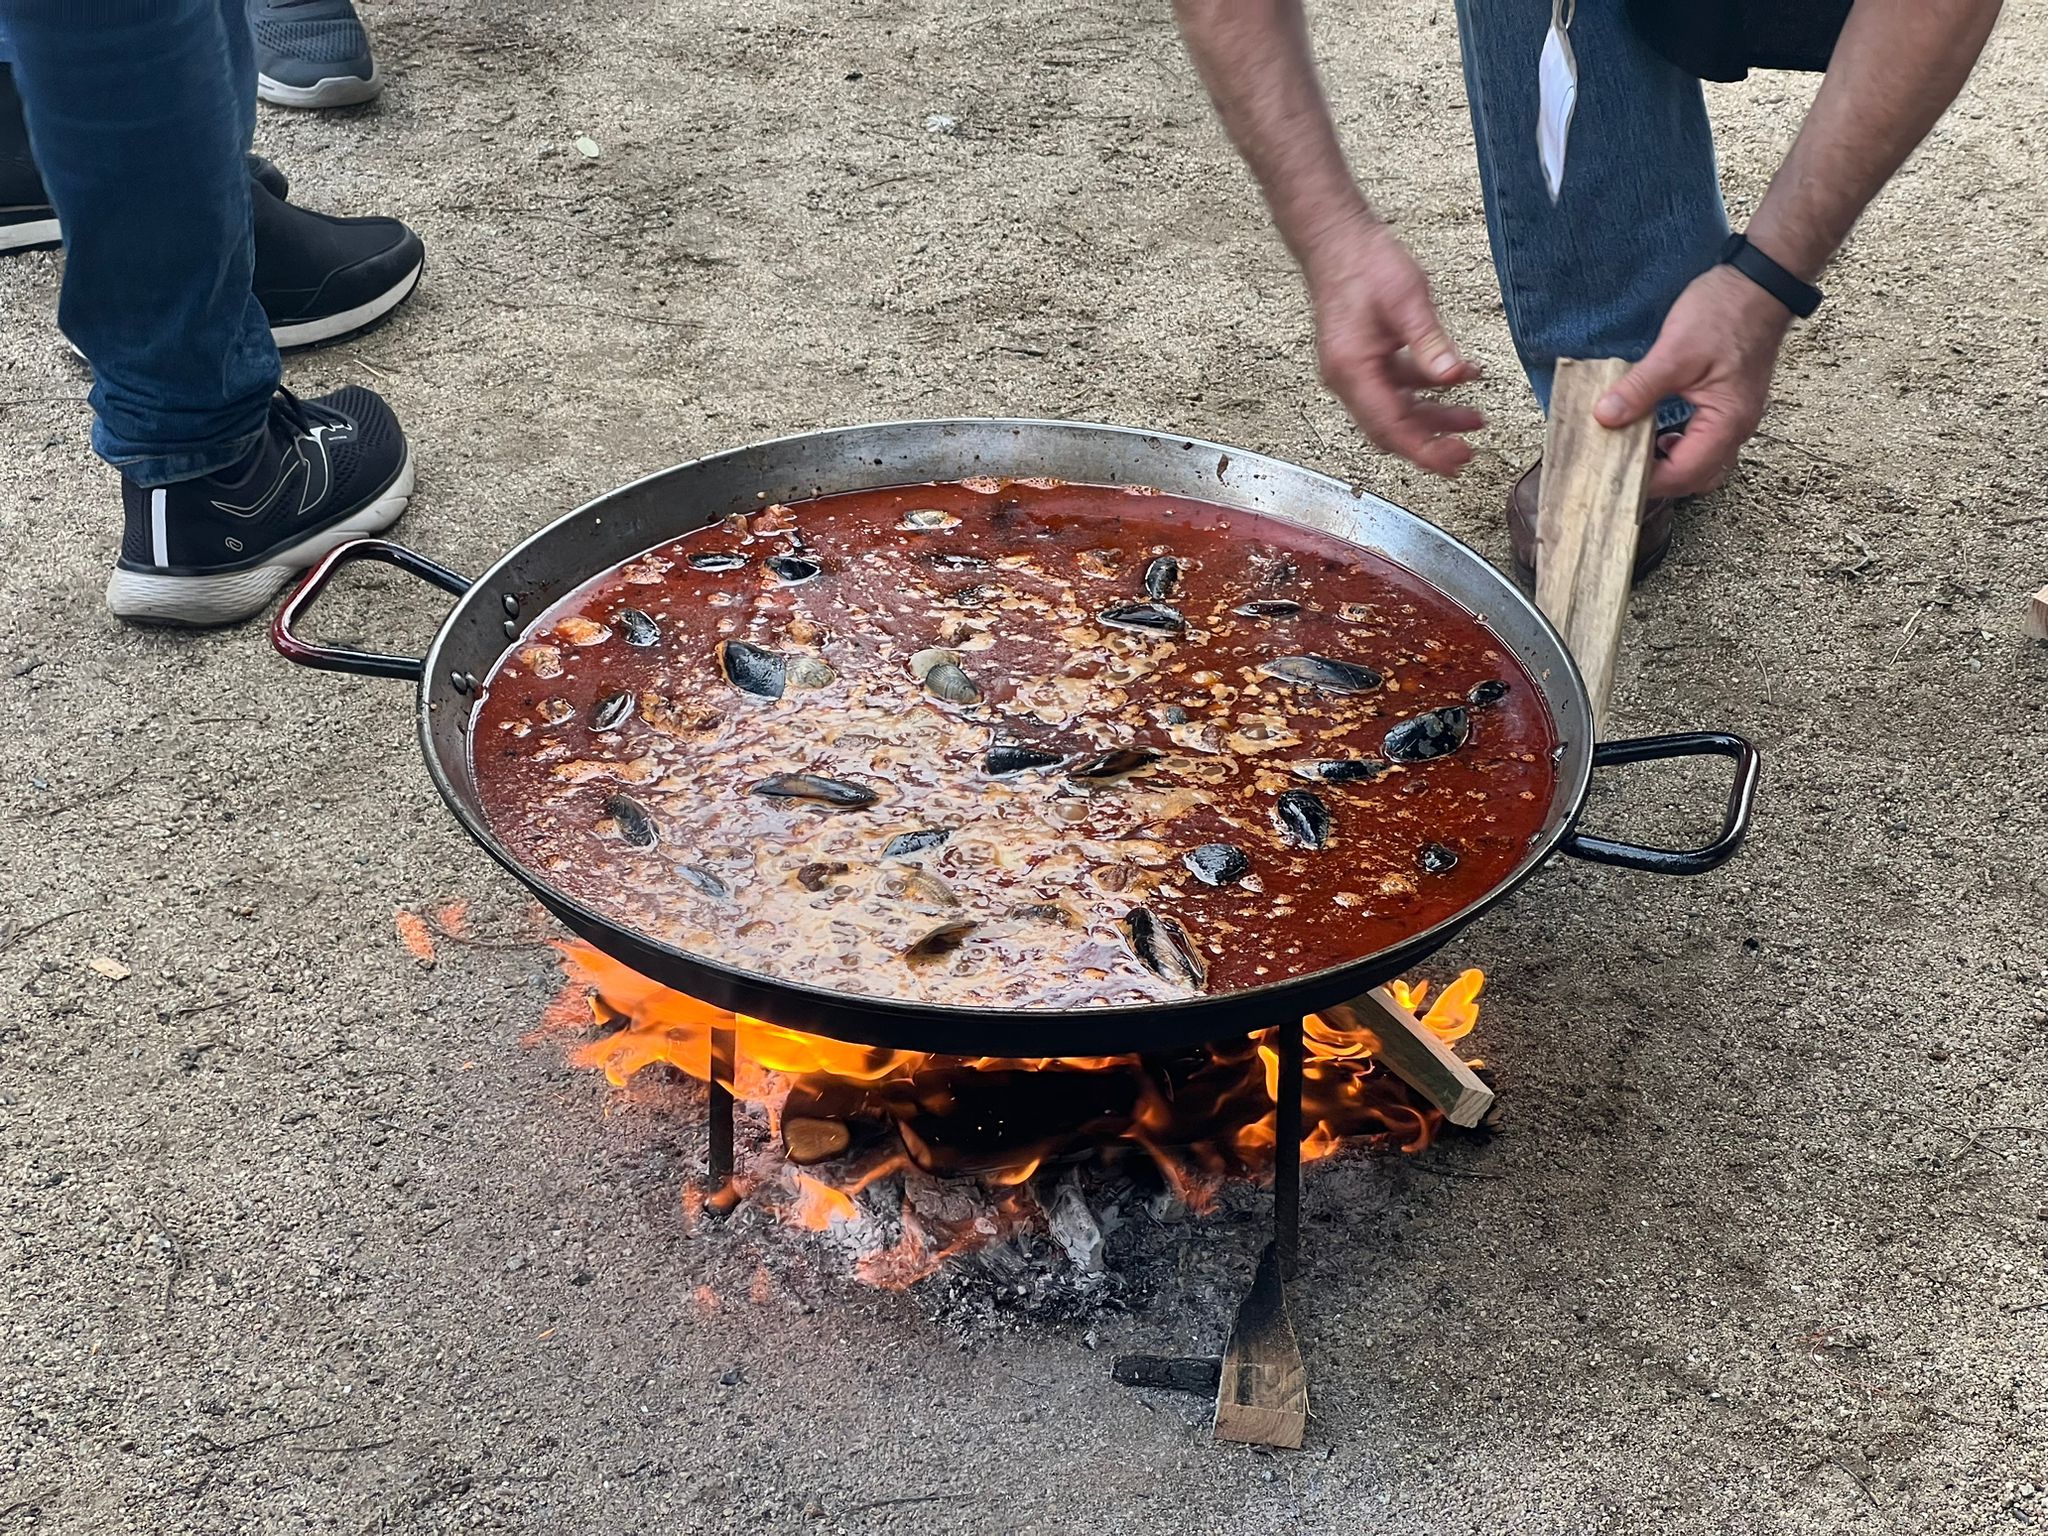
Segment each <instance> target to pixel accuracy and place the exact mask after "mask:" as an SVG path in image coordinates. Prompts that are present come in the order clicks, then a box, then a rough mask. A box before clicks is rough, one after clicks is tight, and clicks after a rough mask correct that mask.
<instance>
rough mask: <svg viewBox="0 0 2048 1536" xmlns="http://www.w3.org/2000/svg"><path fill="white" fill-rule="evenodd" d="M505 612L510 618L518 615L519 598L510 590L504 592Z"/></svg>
mask: <svg viewBox="0 0 2048 1536" xmlns="http://www.w3.org/2000/svg"><path fill="white" fill-rule="evenodd" d="M505 612H506V613H507V615H509V616H510V617H512V618H515V619H516V618H518V617H519V599H518V598H516V597H514V596H513V595H512V594H511V593H510V592H507V593H506V594H505Z"/></svg>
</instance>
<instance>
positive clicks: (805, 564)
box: [761, 555, 824, 587]
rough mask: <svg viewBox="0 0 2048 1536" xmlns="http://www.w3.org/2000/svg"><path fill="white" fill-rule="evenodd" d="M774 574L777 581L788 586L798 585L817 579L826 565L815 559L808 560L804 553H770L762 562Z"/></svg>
mask: <svg viewBox="0 0 2048 1536" xmlns="http://www.w3.org/2000/svg"><path fill="white" fill-rule="evenodd" d="M761 563H762V564H763V565H765V566H767V567H768V569H769V571H770V572H772V573H773V574H774V577H775V579H776V580H777V581H779V582H781V583H782V584H783V585H784V586H786V587H794V586H798V585H800V584H801V583H803V582H806V581H814V580H816V579H817V575H818V572H819V571H821V570H823V569H824V567H823V566H821V565H819V564H818V562H817V561H815V560H806V559H804V557H803V556H802V555H770V556H769V557H768V558H767V559H766V560H763V561H762V562H761Z"/></svg>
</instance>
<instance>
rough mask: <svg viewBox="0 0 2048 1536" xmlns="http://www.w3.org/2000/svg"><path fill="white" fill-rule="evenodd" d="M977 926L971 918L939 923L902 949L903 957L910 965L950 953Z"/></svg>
mask: <svg viewBox="0 0 2048 1536" xmlns="http://www.w3.org/2000/svg"><path fill="white" fill-rule="evenodd" d="M978 926H979V925H978V924H977V923H975V922H974V921H973V920H972V919H971V918H956V919H955V920H954V921H952V922H950V923H941V924H939V926H938V927H936V928H934V929H933V930H932V931H931V932H930V933H928V934H926V935H925V936H924V937H923V938H921V939H919V940H918V941H917V942H916V943H915V944H913V945H911V946H910V948H908V949H906V950H904V951H903V958H904V959H906V960H908V961H909V962H910V963H911V964H912V965H917V964H920V963H921V962H924V961H928V960H937V959H939V958H941V957H942V956H945V955H950V954H952V953H953V951H954V950H956V949H958V948H959V947H960V946H961V945H962V944H965V943H966V942H967V936H968V935H969V934H970V933H972V932H974V930H975V928H976V927H978Z"/></svg>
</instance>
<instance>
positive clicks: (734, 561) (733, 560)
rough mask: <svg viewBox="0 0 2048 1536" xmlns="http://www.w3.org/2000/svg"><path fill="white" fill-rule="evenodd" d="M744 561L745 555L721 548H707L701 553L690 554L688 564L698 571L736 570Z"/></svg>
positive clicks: (745, 559) (745, 561)
mask: <svg viewBox="0 0 2048 1536" xmlns="http://www.w3.org/2000/svg"><path fill="white" fill-rule="evenodd" d="M746 563H747V557H746V556H745V555H735V554H731V553H729V552H728V551H726V550H722V549H707V550H705V551H704V552H703V553H702V554H699V555H692V556H690V564H691V565H692V566H694V567H695V568H696V569H698V570H700V571H736V570H738V569H739V568H740V567H741V566H743V565H745V564H746Z"/></svg>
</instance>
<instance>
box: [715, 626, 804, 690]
mask: <svg viewBox="0 0 2048 1536" xmlns="http://www.w3.org/2000/svg"><path fill="white" fill-rule="evenodd" d="M718 669H719V670H720V671H721V672H723V673H724V674H725V680H726V681H727V682H728V683H731V684H732V685H733V687H735V688H737V689H739V691H740V692H741V693H751V694H752V695H754V697H755V698H757V699H779V698H781V697H782V690H783V689H784V688H785V687H787V686H788V684H789V659H788V658H787V657H786V656H783V655H782V654H780V653H779V652H776V651H764V650H762V649H761V647H760V646H758V645H749V644H747V642H746V641H744V640H721V641H719V642H718Z"/></svg>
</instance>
